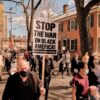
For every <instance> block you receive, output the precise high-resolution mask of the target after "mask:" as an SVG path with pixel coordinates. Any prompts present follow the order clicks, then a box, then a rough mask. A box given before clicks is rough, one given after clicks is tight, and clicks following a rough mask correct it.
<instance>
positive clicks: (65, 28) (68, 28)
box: [53, 5, 100, 54]
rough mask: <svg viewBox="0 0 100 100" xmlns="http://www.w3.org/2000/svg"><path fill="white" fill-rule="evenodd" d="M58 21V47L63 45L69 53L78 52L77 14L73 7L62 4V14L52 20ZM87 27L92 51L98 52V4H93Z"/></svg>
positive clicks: (99, 36) (99, 19)
mask: <svg viewBox="0 0 100 100" xmlns="http://www.w3.org/2000/svg"><path fill="white" fill-rule="evenodd" d="M53 21H55V22H58V23H59V32H58V38H59V39H58V49H59V50H62V48H63V47H65V48H66V49H68V50H69V51H70V52H71V53H75V52H77V53H78V54H81V52H80V38H79V28H78V22H77V16H76V11H75V9H69V7H68V5H64V6H63V14H61V15H58V16H56V17H55V19H54V20H53ZM87 29H88V32H90V36H91V42H92V49H93V52H95V51H97V52H99V53H100V5H96V6H94V7H93V8H92V9H91V11H90V13H89V15H88V18H87Z"/></svg>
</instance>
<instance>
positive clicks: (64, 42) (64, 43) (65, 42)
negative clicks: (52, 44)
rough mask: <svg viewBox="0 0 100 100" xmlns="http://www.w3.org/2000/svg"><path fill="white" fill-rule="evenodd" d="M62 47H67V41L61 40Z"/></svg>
mask: <svg viewBox="0 0 100 100" xmlns="http://www.w3.org/2000/svg"><path fill="white" fill-rule="evenodd" d="M63 46H64V47H66V46H67V40H66V39H64V40H63Z"/></svg>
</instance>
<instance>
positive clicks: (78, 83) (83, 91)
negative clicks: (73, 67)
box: [72, 62, 89, 100]
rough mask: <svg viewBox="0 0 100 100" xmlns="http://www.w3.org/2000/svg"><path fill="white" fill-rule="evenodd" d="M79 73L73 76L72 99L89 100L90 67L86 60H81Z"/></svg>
mask: <svg viewBox="0 0 100 100" xmlns="http://www.w3.org/2000/svg"><path fill="white" fill-rule="evenodd" d="M78 66H79V73H78V74H77V75H76V76H74V77H73V83H72V100H89V99H88V90H89V81H88V76H87V72H88V67H87V64H85V63H84V62H79V64H78Z"/></svg>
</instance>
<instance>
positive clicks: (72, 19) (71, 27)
mask: <svg viewBox="0 0 100 100" xmlns="http://www.w3.org/2000/svg"><path fill="white" fill-rule="evenodd" d="M72 21H74V28H73V29H72V27H71V22H72ZM72 30H75V19H72V20H70V31H72Z"/></svg>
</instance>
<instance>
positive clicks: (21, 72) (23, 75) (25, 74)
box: [19, 71, 29, 77]
mask: <svg viewBox="0 0 100 100" xmlns="http://www.w3.org/2000/svg"><path fill="white" fill-rule="evenodd" d="M19 74H20V76H22V77H25V76H28V74H29V72H25V71H20V72H19Z"/></svg>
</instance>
